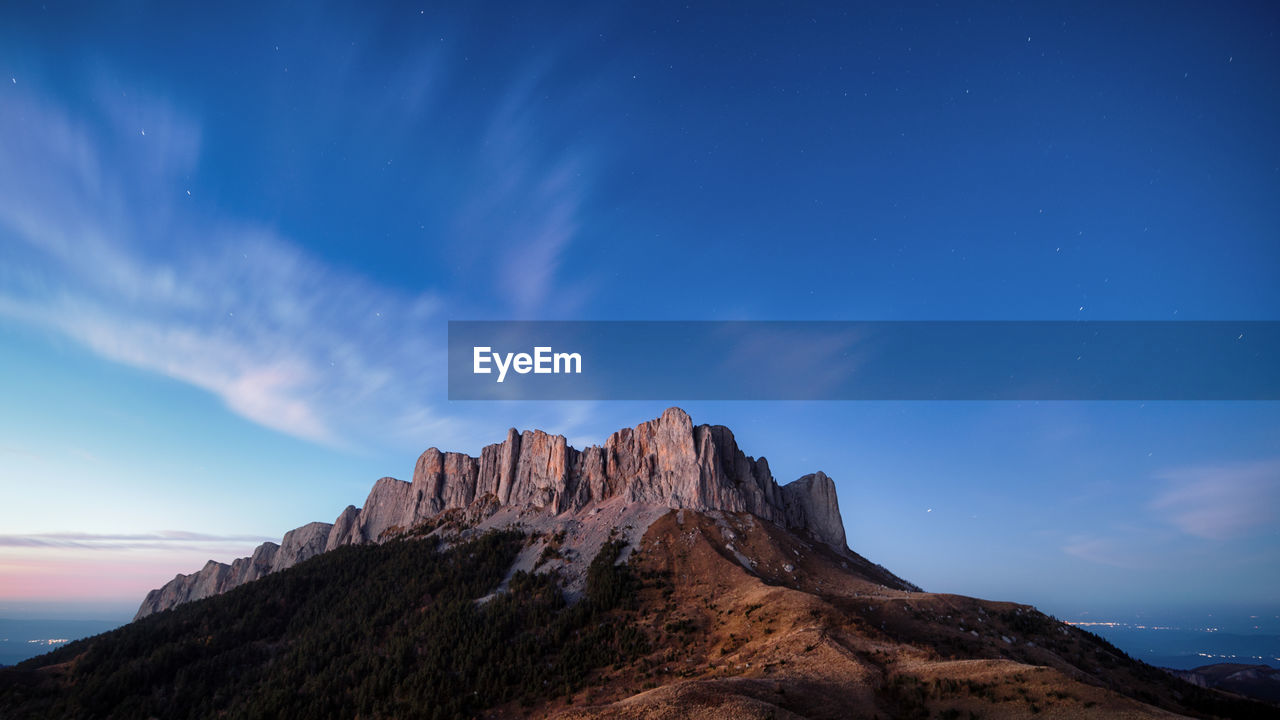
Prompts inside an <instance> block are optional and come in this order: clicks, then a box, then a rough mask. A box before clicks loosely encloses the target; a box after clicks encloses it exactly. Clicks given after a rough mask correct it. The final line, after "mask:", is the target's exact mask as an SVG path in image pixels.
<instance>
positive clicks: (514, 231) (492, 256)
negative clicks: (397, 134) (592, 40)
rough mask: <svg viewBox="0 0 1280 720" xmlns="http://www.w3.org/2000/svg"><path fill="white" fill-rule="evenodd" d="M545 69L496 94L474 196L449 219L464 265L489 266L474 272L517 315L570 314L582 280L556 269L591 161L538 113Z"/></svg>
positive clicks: (576, 222)
mask: <svg viewBox="0 0 1280 720" xmlns="http://www.w3.org/2000/svg"><path fill="white" fill-rule="evenodd" d="M549 69H550V68H549V66H548V64H547V63H536V64H535V65H534V67H533V68H531V69H530V70H529V71H527V72H526V73H525V74H524V75H522V76H521V77H520V78H519V79H517V80H516V81H514V82H512V83H511V84H510V85H509V86H508V87H507V89H506V91H505V92H504V93H503V94H502V95H501V96H500V100H499V102H498V103H497V104H496V106H495V108H494V110H493V112H492V114H491V116H490V118H489V121H488V124H487V126H486V127H485V129H484V133H483V136H482V138H483V139H482V143H481V146H480V149H479V151H478V153H477V162H476V163H475V166H474V171H473V172H474V174H473V176H472V177H471V180H470V182H471V185H472V187H473V188H474V191H473V193H472V195H471V198H470V200H469V202H468V204H467V205H466V206H465V207H464V209H463V210H462V212H461V213H460V214H459V217H458V218H457V221H456V232H457V234H458V235H459V236H460V237H461V238H462V239H463V243H462V246H463V247H465V248H467V249H469V250H470V252H471V255H470V256H469V257H468V258H467V261H468V262H469V263H471V264H476V263H483V264H484V265H487V266H488V267H482V268H480V269H481V270H482V272H479V273H477V275H478V276H479V277H484V278H485V280H486V281H487V282H489V283H492V285H493V289H494V291H495V293H497V294H498V295H499V296H500V297H502V298H504V300H505V302H506V306H507V309H508V311H509V312H512V313H514V314H515V316H517V317H531V316H534V315H537V314H540V313H541V314H546V313H548V312H550V313H552V314H565V313H571V312H572V311H573V310H575V309H576V308H577V307H578V306H579V305H580V304H581V302H582V300H583V292H584V286H583V283H581V282H573V281H570V280H568V279H566V278H565V277H563V275H562V274H561V272H560V270H561V263H562V260H563V258H564V256H565V254H566V253H567V252H568V251H569V249H570V247H571V245H572V244H573V242H574V241H575V240H576V237H577V235H578V233H579V231H580V230H581V225H582V223H583V218H582V213H583V207H584V203H585V188H586V187H587V186H588V185H589V182H590V180H589V177H588V176H589V174H590V166H591V163H590V161H589V155H588V153H587V152H586V151H585V149H584V148H583V147H582V146H581V145H579V144H576V143H574V142H572V141H568V140H563V139H562V138H563V133H557V132H556V128H554V127H549V126H548V124H547V122H548V121H547V119H546V118H545V116H544V115H543V114H542V113H540V112H539V106H543V105H545V97H544V96H543V94H542V92H543V90H542V88H541V85H540V82H541V80H542V78H543V77H544V76H545V75H546V74H547V73H548V72H549ZM562 102H563V100H562ZM558 139H559V141H557V140H558Z"/></svg>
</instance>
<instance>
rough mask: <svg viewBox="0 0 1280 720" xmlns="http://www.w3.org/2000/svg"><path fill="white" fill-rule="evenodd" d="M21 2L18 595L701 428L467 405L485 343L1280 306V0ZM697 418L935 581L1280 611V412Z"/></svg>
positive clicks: (620, 415) (13, 451) (53, 593)
mask: <svg viewBox="0 0 1280 720" xmlns="http://www.w3.org/2000/svg"><path fill="white" fill-rule="evenodd" d="M0 17H3V22H0V72H3V76H2V78H0V79H3V80H5V81H6V82H4V83H2V84H0V85H2V87H0V93H2V94H0V137H2V138H3V142H0V257H3V260H4V261H3V262H2V263H0V396H3V397H4V398H5V402H4V403H3V404H2V405H0V438H3V439H2V441H0V489H2V491H3V493H4V497H5V503H4V510H3V511H0V518H2V519H0V578H3V579H4V582H0V587H5V588H6V589H7V592H6V591H0V610H3V611H9V612H19V611H23V612H34V611H35V610H33V608H34V609H49V608H52V607H55V606H57V607H61V606H62V605H65V606H66V607H68V608H73V607H87V608H89V609H88V610H85V612H93V611H102V610H101V609H102V608H114V610H112V611H113V612H122V611H120V608H128V609H129V610H131V609H132V607H135V606H136V603H137V601H138V600H140V597H141V594H140V593H141V592H143V591H145V589H146V588H149V587H153V586H156V585H159V584H160V583H162V582H163V581H164V580H166V579H167V578H169V577H171V576H172V575H173V574H174V573H175V572H178V571H190V570H193V569H195V568H197V567H198V566H199V565H200V564H202V563H203V561H204V560H205V559H207V558H209V557H215V558H217V559H220V560H227V559H230V558H231V557H234V556H236V555H239V554H244V553H245V552H246V551H247V550H248V549H249V548H250V547H252V545H254V544H256V542H258V541H259V540H260V539H262V538H269V537H270V538H278V537H279V535H280V534H281V533H282V532H283V531H285V530H287V529H289V528H291V527H294V526H296V525H300V524H302V523H305V522H308V521H312V520H326V521H328V520H332V518H333V517H335V516H336V515H337V514H338V512H339V511H340V510H341V509H342V508H343V507H345V506H346V505H347V504H351V503H355V504H358V503H360V502H361V501H362V500H363V498H364V495H365V493H366V492H367V490H368V487H369V486H370V485H371V484H372V482H373V481H374V480H376V479H377V478H378V477H381V476H383V475H396V476H400V477H405V476H407V475H408V474H409V472H410V470H411V468H412V463H413V461H414V459H415V458H416V456H417V453H418V452H420V451H421V450H423V449H425V448H426V447H428V446H432V445H435V446H439V447H442V448H446V449H459V450H466V451H469V452H472V453H475V452H478V450H479V448H480V447H481V446H482V445H484V444H486V443H488V442H493V441H496V440H498V439H500V438H501V437H503V433H504V430H505V428H506V427H508V426H512V425H514V426H517V427H521V428H531V427H540V428H544V429H547V430H550V431H554V432H560V433H563V434H565V435H566V436H568V437H569V438H570V440H571V441H573V442H575V443H576V444H579V445H581V444H583V443H590V442H600V441H601V440H603V438H604V437H605V436H606V435H607V434H608V432H610V431H612V430H613V429H616V428H617V427H621V426H624V425H634V424H635V423H637V422H640V421H642V420H644V419H648V418H650V417H654V416H656V415H657V414H659V413H660V412H661V411H662V409H663V407H664V405H665V404H667V403H509V404H499V403H449V402H447V400H446V398H445V394H446V393H445V390H446V382H445V377H444V339H445V328H446V325H445V324H446V322H447V321H448V320H451V319H587V320H612V319H642V320H665V319H710V320H721V319H761V320H773V319H782V320H790V319H805V320H809V319H818V320H822V319H839V320H846V319H847V320H907V319H928V320H985V319H1017V320H1070V319H1081V318H1083V319H1091V320H1111V319H1125V320H1218V319H1231V320H1277V319H1280V277H1278V274H1280V273H1278V272H1277V270H1278V268H1280V242H1278V241H1277V238H1280V204H1277V202H1276V198H1277V197H1280V137H1278V136H1277V134H1276V133H1275V132H1274V119H1275V118H1276V117H1277V115H1278V112H1277V111H1278V110H1280V84H1278V82H1277V74H1276V71H1275V68H1277V67H1280V49H1278V48H1280V46H1278V45H1277V43H1276V38H1275V32H1276V30H1277V28H1278V27H1280V23H1278V22H1277V21H1278V20H1280V13H1277V11H1276V10H1275V9H1274V8H1271V7H1269V6H1266V5H1265V4H1260V3H1259V4H1246V3H1241V4H1235V5H1230V6H1225V7H1208V6H1203V5H1195V4H1189V3H1188V4H1168V5H1166V6H1163V7H1162V8H1161V10H1160V12H1158V13H1150V12H1147V11H1142V10H1140V9H1132V10H1131V9H1125V8H1116V7H1113V6H1111V5H1108V4H1099V5H1096V6H1093V7H1085V6H1079V5H1073V6H1067V5H1065V4H1062V5H1057V4H1035V5H1034V6H1025V5H1019V4H1013V3H1007V4H1006V3H993V4H983V5H968V6H965V5H949V6H946V7H944V8H942V9H939V8H936V7H931V8H918V9H867V8H861V9H850V10H847V11H841V10H833V9H831V8H829V7H827V6H826V5H825V4H813V5H803V4H794V3H789V4H778V5H760V6H758V7H754V8H752V9H751V10H750V11H744V10H743V9H741V8H734V9H733V10H728V9H726V8H725V7H715V6H701V5H699V6H694V7H688V6H686V5H684V4H669V5H668V4H645V5H644V6H643V7H641V6H637V7H633V8H631V9H626V8H605V7H601V6H598V5H596V4H581V5H567V4H566V5H550V4H539V5H537V6H536V7H535V6H529V7H527V8H524V9H516V10H513V9H511V8H510V7H506V6H505V5H503V4H491V5H478V4H477V5H469V6H461V5H459V6H458V7H455V8H452V9H447V8H446V9H441V8H433V7H427V6H418V5H396V6H389V7H386V8H383V9H381V10H378V11H376V12H375V11H372V10H368V9H357V8H349V7H318V6H311V5H297V6H289V7H284V6H281V7H276V8H268V9H263V8H261V7H257V6H256V5H252V4H244V5H228V6H221V7H218V8H216V9H215V8H177V7H172V6H171V4H162V3H130V4H128V5H125V6H116V7H107V6H101V5H90V4H85V5H83V6H81V5H76V4H66V5H59V4H47V6H42V5H40V4H34V3H26V4H16V5H11V6H7V7H6V8H5V9H4V10H3V11H0ZM673 402H674V399H673ZM685 406H686V408H687V409H688V410H689V411H690V412H691V414H693V416H694V419H695V421H699V422H713V423H721V424H726V425H729V426H730V427H732V428H734V429H735V431H737V433H738V435H739V438H740V442H741V444H742V446H743V447H744V448H745V449H746V450H747V451H748V452H750V453H753V454H756V455H760V454H764V455H767V456H768V457H769V459H770V463H771V466H772V467H773V468H774V470H775V473H776V474H777V475H778V478H779V480H780V481H783V482H785V481H788V480H790V479H793V478H794V477H798V476H799V475H802V474H804V473H807V472H811V471H813V470H816V469H822V470H825V471H826V472H828V473H829V474H831V475H832V476H833V477H835V478H836V480H837V483H838V485H839V490H840V497H841V502H842V509H843V511H844V515H845V519H846V525H847V528H848V534H849V538H850V544H851V546H852V547H853V548H854V549H855V550H858V551H860V552H862V553H864V554H866V555H867V556H869V557H871V558H872V559H873V560H876V561H878V562H881V563H883V564H885V565H886V566H888V567H890V568H891V569H893V570H895V571H897V572H899V573H900V574H902V575H903V576H905V577H908V578H909V579H911V580H913V581H915V582H917V583H919V584H921V585H923V586H925V587H927V588H929V589H934V590H945V591H954V592H963V593H969V594H975V595H981V596H986V597H998V598H1001V599H1011V600H1021V601H1027V602H1034V603H1036V604H1038V605H1040V606H1041V607H1044V608H1045V609H1046V610H1049V611H1053V612H1057V613H1058V614H1059V615H1068V614H1071V613H1074V612H1081V611H1084V610H1089V609H1091V608H1114V607H1129V608H1134V607H1148V608H1149V607H1152V606H1155V605H1163V606H1169V607H1174V606H1179V605H1192V604H1198V605H1213V604H1218V605H1245V604H1271V605H1276V604H1280V579H1277V578H1276V576H1275V573H1274V568H1275V567H1277V566H1280V534H1277V530H1276V528H1277V527H1280V523H1277V522H1276V520H1277V519H1280V408H1277V407H1276V404H1274V403H1181V404H1179V403H1147V404H1142V403H1040V404H1036V403H1024V404H1015V403H933V404H930V403H888V402H885V403H879V402H877V403H770V404H764V403H760V404H753V403H695V404H686V405H685ZM123 612H124V614H126V615H127V614H128V610H125V611H123Z"/></svg>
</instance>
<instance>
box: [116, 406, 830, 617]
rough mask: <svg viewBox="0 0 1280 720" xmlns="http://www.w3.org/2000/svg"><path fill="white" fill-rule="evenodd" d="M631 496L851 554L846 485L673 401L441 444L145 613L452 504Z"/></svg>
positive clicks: (149, 604) (182, 579) (152, 599)
mask: <svg viewBox="0 0 1280 720" xmlns="http://www.w3.org/2000/svg"><path fill="white" fill-rule="evenodd" d="M618 497H621V498H622V499H623V500H625V501H626V502H629V503H644V504H649V505H660V506H666V507H671V508H684V509H689V510H698V511H708V510H722V511H728V512H747V513H751V514H753V515H755V516H757V517H760V518H762V519H764V520H768V521H770V522H773V523H775V524H777V525H780V526H782V527H785V528H787V529H790V530H793V531H797V532H800V533H802V534H806V535H808V536H810V537H811V538H813V539H815V540H817V541H819V542H822V543H825V544H827V545H829V546H831V547H832V548H834V549H836V550H837V551H844V550H846V548H845V534H844V523H843V522H842V521H841V519H840V508H839V505H838V503H837V500H836V489H835V483H833V482H832V481H831V478H829V477H827V476H826V475H825V474H823V473H821V472H818V473H814V474H812V475H806V476H804V477H802V478H800V479H799V480H796V481H795V482H792V483H790V484H788V485H783V486H779V485H778V484H777V482H776V481H775V480H774V478H773V474H772V473H770V471H769V463H768V461H766V460H765V459H764V458H760V459H758V460H757V459H755V458H752V457H749V456H748V455H746V454H745V453H743V452H742V451H741V450H740V449H739V448H738V444H737V441H736V440H735V439H734V437H733V433H732V432H730V431H729V429H728V428H726V427H723V426H719V425H698V426H696V427H695V426H694V425H693V421H692V420H691V419H690V418H689V415H688V414H687V413H685V412H684V411H683V410H681V409H679V408H670V409H668V410H667V411H666V412H664V413H663V414H662V417H660V418H657V419H656V420H650V421H649V422H645V423H641V424H640V425H637V426H636V427H635V428H624V429H622V430H619V431H617V432H615V433H614V434H612V435H610V436H609V439H608V440H606V441H605V443H604V445H603V446H592V447H589V448H587V449H585V450H581V451H580V450H577V449H574V448H572V447H569V446H568V445H567V444H566V442H565V438H564V436H562V435H549V434H547V433H544V432H542V431H540V430H532V431H529V430H526V431H525V432H523V433H521V432H517V431H516V430H515V429H511V430H508V431H507V438H506V440H504V441H502V442H500V443H496V444H494V445H489V446H487V447H485V448H484V449H483V450H482V451H481V453H480V457H479V458H474V457H471V456H469V455H465V454H462V453H453V452H441V451H440V450H437V449H436V448H431V449H429V450H427V451H426V452H424V453H423V454H422V455H421V456H420V457H419V458H418V462H417V465H416V466H415V467H414V471H413V480H412V482H404V481H402V480H397V479H395V478H390V477H386V478H382V479H381V480H379V481H378V482H376V483H374V485H373V489H372V490H371V491H370V492H369V497H368V498H366V499H365V503H364V506H363V507H361V508H356V507H354V506H348V507H347V508H346V509H345V510H343V511H342V514H341V515H339V516H338V518H337V520H335V521H334V523H333V524H332V525H329V524H327V523H311V524H309V525H304V526H302V527H300V528H297V529H296V530H291V531H290V532H289V533H287V534H286V535H285V536H284V539H283V540H282V542H281V544H280V545H279V546H278V547H277V546H276V545H275V544H274V543H265V544H263V545H262V546H260V547H259V548H258V549H257V550H256V551H254V553H253V556H252V557H249V558H241V559H240V560H236V561H235V562H234V563H232V564H231V565H224V564H222V563H215V562H213V561H210V562H209V563H208V564H207V565H205V567H204V569H202V570H200V572H198V573H195V574H193V575H178V576H177V577H175V578H174V579H173V580H171V581H170V582H169V583H168V584H166V585H165V586H164V587H162V588H160V589H158V590H152V591H151V592H150V593H148V594H147V598H146V600H144V601H143V603H142V607H141V608H139V609H138V614H137V616H136V617H135V619H137V618H140V617H143V616H145V615H149V614H151V613H153V612H157V611H159V610H163V609H166V608H170V607H173V606H174V605H177V604H179V603H182V602H186V601H188V600H198V599H200V598H203V597H208V596H209V595H213V594H216V593H220V592H225V591H226V590H229V589H231V588H233V587H235V586H237V585H240V584H241V583H245V582H249V581H251V580H255V579H257V578H259V577H261V576H262V575H265V574H266V573H268V572H275V571H277V570H282V569H284V568H286V567H289V566H291V565H293V564H295V563H298V562H301V561H303V560H305V559H307V558H309V557H311V556H313V555H315V554H317V553H320V552H324V551H327V550H332V549H334V548H336V547H339V546H341V545H351V544H360V543H370V542H380V541H382V540H384V539H386V537H388V536H390V535H393V534H395V533H397V532H399V531H403V530H407V529H409V528H412V527H414V526H415V525H418V524H419V523H422V522H423V521H425V520H428V519H430V518H432V517H434V516H436V515H438V514H439V513H441V512H444V511H446V510H455V509H466V508H476V507H481V508H497V507H518V508H522V509H531V510H541V511H544V512H550V513H555V514H561V513H578V512H580V511H582V510H583V509H585V508H587V507H588V506H590V505H593V504H595V503H600V502H603V501H606V500H611V499H613V498H618Z"/></svg>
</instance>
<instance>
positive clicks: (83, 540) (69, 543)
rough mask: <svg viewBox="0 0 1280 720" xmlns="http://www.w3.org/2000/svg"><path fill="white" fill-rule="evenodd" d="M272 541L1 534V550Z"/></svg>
mask: <svg viewBox="0 0 1280 720" xmlns="http://www.w3.org/2000/svg"><path fill="white" fill-rule="evenodd" d="M273 539H274V538H267V537H260V536H257V535H210V534H207V533H194V532H185V531H181V530H164V531H161V532H155V533H125V534H112V533H107V534H95V533H75V532H62V533H36V534H28V535H0V548H4V547H16V548H58V549H67V548H74V549H78V550H142V549H164V550H173V549H193V548H197V547H202V546H203V547H209V546H213V547H220V546H222V545H225V544H227V543H236V544H237V547H239V544H242V543H245V542H253V543H261V542H265V541H267V540H273Z"/></svg>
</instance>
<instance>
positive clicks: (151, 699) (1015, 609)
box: [0, 409, 1280, 719]
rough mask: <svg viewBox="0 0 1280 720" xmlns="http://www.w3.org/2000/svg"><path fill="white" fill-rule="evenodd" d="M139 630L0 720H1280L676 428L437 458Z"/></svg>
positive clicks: (3, 683)
mask: <svg viewBox="0 0 1280 720" xmlns="http://www.w3.org/2000/svg"><path fill="white" fill-rule="evenodd" d="M175 583H176V584H175ZM171 586H173V587H171ZM196 595H202V598H201V599H196V598H195V597H194V596H196ZM142 610H145V611H146V612H142V611H140V613H139V615H140V617H139V619H137V620H135V621H134V622H133V623H131V624H129V625H127V626H125V627H122V628H119V629H116V630H114V631H111V632H108V633H105V634H103V635H99V636H96V637H93V638H88V639H85V640H81V641H77V642H73V643H69V644H68V645H67V646H65V647H63V648H60V649H58V650H56V651H54V652H52V653H49V654H47V655H44V656H41V657H39V658H34V659H32V660H29V661H27V662H25V663H23V664H21V665H20V666H19V667H18V668H16V669H5V670H0V717H4V718H43V717H77V718H108V717H110V718H134V717H137V718H148V717H164V718H214V717H217V718H259V717H262V718H267V717H271V718H274V717H281V718H283V717H298V718H353V717H360V718H415V717H422V718H468V717H494V718H502V717H558V718H584V719H585V718H686V717H689V718H847V717H893V718H898V717H901V718H931V717H943V718H974V717H982V718H1022V717H1031V716H1043V717H1121V718H1126V717H1128V718H1139V717H1141V718H1151V717H1181V716H1195V717H1233V718H1251V717H1259V718H1263V717H1277V716H1278V715H1280V710H1277V708H1276V707H1275V706H1272V705H1267V704H1263V703H1258V702H1253V701H1248V700H1245V699H1243V698H1240V697H1237V696H1235V695H1231V694H1227V693H1223V692H1220V691H1218V690H1215V689H1212V688H1207V687H1199V686H1197V685H1195V684H1191V683H1188V682H1185V681H1183V680H1181V679H1179V678H1176V677H1173V676H1172V675H1169V674H1167V673H1165V672H1164V671H1161V670H1159V669H1157V668H1153V667H1150V666H1148V665H1145V664H1143V663H1140V662H1137V661H1134V660H1132V659H1130V658H1129V657H1128V656H1126V655H1125V654H1124V653H1123V652H1121V651H1119V650H1117V649H1116V648H1115V647H1113V646H1111V645H1110V644H1109V643H1107V642H1106V641H1104V640H1102V639H1101V638H1098V637H1097V636H1095V635H1092V634H1090V633H1088V632H1086V631H1083V630H1080V629H1077V628H1073V627H1071V626H1068V625H1065V624H1063V623H1060V622H1058V621H1057V620H1055V619H1054V618H1051V617H1047V616H1045V615H1044V614H1042V613H1040V612H1038V611H1037V610H1035V609H1034V608H1032V607H1029V606H1026V605H1019V604H1015V603H1009V602H993V601H986V600H979V599H975V598H968V597H962V596H957V595H948V594H937V593H925V592H922V591H920V589H919V588H917V587H915V586H914V585H911V584H910V583H908V582H906V581H904V580H901V579H900V578H898V577H896V576H895V575H893V574H892V573H890V572H889V571H888V570H885V569H884V568H882V567H880V566H878V565H876V564H874V563H872V562H870V561H868V560H866V559H864V558H862V557H861V556H860V555H858V554H857V553H854V552H853V551H851V550H850V549H849V548H847V547H846V544H845V533H844V528H843V525H842V523H841V521H840V514H839V508H838V505H837V500H836V494H835V487H834V483H832V481H831V480H830V479H829V478H828V477H827V476H826V475H823V474H821V473H814V474H813V475H807V476H805V477H804V478H801V479H799V480H797V481H794V482H792V483H790V484H787V485H783V486H779V485H778V484H777V483H776V482H775V481H774V480H773V477H772V475H771V474H770V472H769V469H768V464H767V462H766V461H765V460H764V459H763V458H761V459H759V460H757V459H753V458H751V457H749V456H747V455H745V454H744V453H742V452H741V451H740V450H739V449H738V447H737V444H736V442H735V441H734V439H733V435H732V433H730V432H729V431H728V430H727V429H725V428H723V427H715V426H706V425H702V426H696V427H695V426H694V425H693V424H692V422H691V421H690V420H689V417H688V416H687V415H686V414H685V413H684V412H683V411H680V410H678V409H671V410H668V411H667V412H666V413H664V414H663V416H662V417H661V418H658V419H656V420H653V421H650V422H646V423H642V424H641V425H639V426H637V427H636V428H634V429H626V430H622V431H619V432H617V433H614V435H612V436H610V438H609V439H608V440H607V441H606V443H605V444H604V445H603V446H602V447H593V448H588V449H586V450H583V451H577V450H574V449H573V448H570V447H568V446H567V445H566V444H565V442H564V438H561V437H558V436H551V435H547V434H545V433H540V432H536V431H535V432H526V433H516V432H515V431H511V432H509V433H508V434H507V439H506V440H505V441H504V442H501V443H498V444H496V445H491V446H489V447H487V448H485V449H484V451H483V452H482V453H481V456H480V457H479V458H470V457H468V456H466V455H459V454H455V453H441V452H439V451H436V450H428V451H427V452H426V453H424V454H423V455H422V457H421V458H420V459H419V461H418V463H417V466H416V468H415V472H414V476H413V480H412V482H408V483H406V482H401V481H398V480H391V479H383V480H380V481H378V483H377V484H375V486H374V488H373V490H372V491H371V492H370V494H369V498H368V500H366V502H365V505H364V506H363V507H362V508H360V509H356V508H354V507H352V508H347V509H346V510H344V511H343V513H342V514H341V515H340V516H339V517H338V520H337V521H336V522H334V523H333V524H332V525H329V524H327V523H316V524H312V525H307V526H304V527H303V528H299V529H297V530H294V531H291V532H290V533H289V534H287V535H286V536H285V538H284V539H283V540H282V542H281V543H280V544H279V546H276V545H275V544H267V545H264V546H263V547H260V548H259V549H258V550H257V551H255V553H254V554H253V556H251V557H249V558H244V559H242V560H239V561H236V562H235V563H232V564H231V565H218V564H216V563H214V564H212V566H206V567H205V568H204V569H202V570H201V571H200V572H198V573H195V574H194V575H192V576H179V578H177V579H175V581H174V582H172V583H170V584H169V585H166V586H165V587H164V588H161V589H159V590H157V591H153V592H152V593H151V594H149V595H148V599H147V603H144V606H143V608H142Z"/></svg>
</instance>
